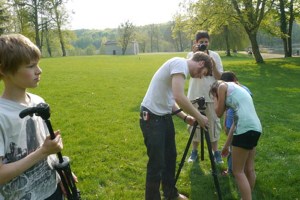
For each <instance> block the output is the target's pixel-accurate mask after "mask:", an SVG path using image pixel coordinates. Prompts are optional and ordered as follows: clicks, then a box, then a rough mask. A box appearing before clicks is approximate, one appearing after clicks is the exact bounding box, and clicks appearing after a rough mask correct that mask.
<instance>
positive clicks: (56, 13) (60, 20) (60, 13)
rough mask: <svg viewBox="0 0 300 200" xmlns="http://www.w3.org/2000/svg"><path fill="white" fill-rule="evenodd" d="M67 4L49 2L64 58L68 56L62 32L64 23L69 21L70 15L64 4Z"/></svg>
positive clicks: (51, 0) (56, 1) (60, 1)
mask: <svg viewBox="0 0 300 200" xmlns="http://www.w3.org/2000/svg"><path fill="white" fill-rule="evenodd" d="M66 2H67V1H66ZM66 2H63V1H62V0H49V3H50V4H51V7H50V11H51V17H52V19H53V21H54V22H55V24H56V28H57V33H58V38H59V42H60V46H61V50H62V56H66V55H67V53H66V48H65V41H64V37H63V34H62V30H61V29H62V26H63V25H64V22H67V20H68V14H67V12H66V10H65V8H64V3H66Z"/></svg>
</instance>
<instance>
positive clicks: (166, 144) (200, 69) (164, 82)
mask: <svg viewBox="0 0 300 200" xmlns="http://www.w3.org/2000/svg"><path fill="white" fill-rule="evenodd" d="M213 65H214V61H213V60H212V59H211V58H210V56H208V55H207V54H205V53H203V52H198V53H195V54H194V55H193V57H192V58H191V59H184V58H179V57H175V58H172V59H169V60H167V61H166V62H165V63H164V64H163V65H162V66H161V67H160V68H159V69H158V70H157V71H156V73H155V74H154V76H153V78H152V80H151V82H150V85H149V87H148V90H147V92H146V95H145V97H144V99H143V101H142V103H141V112H140V128H141V130H142V133H143V137H144V144H145V146H146V148H147V155H148V158H149V160H148V164H147V175H146V191H145V199H146V200H160V199H161V197H160V191H159V190H160V184H162V190H163V195H164V197H165V198H171V199H187V197H185V196H184V195H181V194H179V193H178V191H177V189H176V188H175V169H176V156H177V153H176V145H175V130H174V124H173V120H172V117H171V113H172V112H174V111H177V110H178V109H179V108H181V109H182V110H183V111H182V112H179V113H178V114H177V116H178V117H180V118H181V119H182V120H183V121H185V122H187V123H188V124H190V125H193V124H194V122H195V121H197V122H198V123H199V124H200V126H201V127H203V128H205V127H206V126H207V125H208V120H207V118H206V117H205V116H203V115H201V114H200V112H199V111H198V110H197V109H196V108H195V107H194V106H193V105H192V103H191V102H190V101H189V99H188V98H187V97H186V96H185V94H184V87H185V79H186V78H187V77H188V76H189V75H190V76H191V77H193V78H202V77H203V76H207V75H208V74H210V73H211V69H212V68H213ZM186 113H188V114H189V115H187V114H186Z"/></svg>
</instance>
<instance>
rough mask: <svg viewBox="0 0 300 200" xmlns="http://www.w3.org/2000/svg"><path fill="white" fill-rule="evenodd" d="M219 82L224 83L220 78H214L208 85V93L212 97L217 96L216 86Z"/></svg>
mask: <svg viewBox="0 0 300 200" xmlns="http://www.w3.org/2000/svg"><path fill="white" fill-rule="evenodd" d="M221 83H224V81H222V80H216V81H215V82H214V83H213V84H212V85H211V87H210V90H209V95H210V96H213V97H218V88H219V86H220V84H221Z"/></svg>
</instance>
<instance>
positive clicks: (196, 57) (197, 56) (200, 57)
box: [192, 51, 216, 76]
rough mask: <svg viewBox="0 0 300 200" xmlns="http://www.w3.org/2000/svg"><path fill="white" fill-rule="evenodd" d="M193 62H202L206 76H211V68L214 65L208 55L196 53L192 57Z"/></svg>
mask: <svg viewBox="0 0 300 200" xmlns="http://www.w3.org/2000/svg"><path fill="white" fill-rule="evenodd" d="M192 60H193V61H196V62H199V61H204V67H205V68H207V75H210V76H211V75H212V68H213V66H215V65H216V63H215V61H214V59H212V57H210V56H209V55H207V54H206V53H204V52H201V51H197V52H195V53H194V55H193V57H192Z"/></svg>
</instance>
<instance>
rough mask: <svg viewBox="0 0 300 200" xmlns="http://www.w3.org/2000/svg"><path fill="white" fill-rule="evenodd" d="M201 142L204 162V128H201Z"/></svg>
mask: <svg viewBox="0 0 300 200" xmlns="http://www.w3.org/2000/svg"><path fill="white" fill-rule="evenodd" d="M200 137H201V138H200V142H201V160H204V131H203V128H201V134H200Z"/></svg>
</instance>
